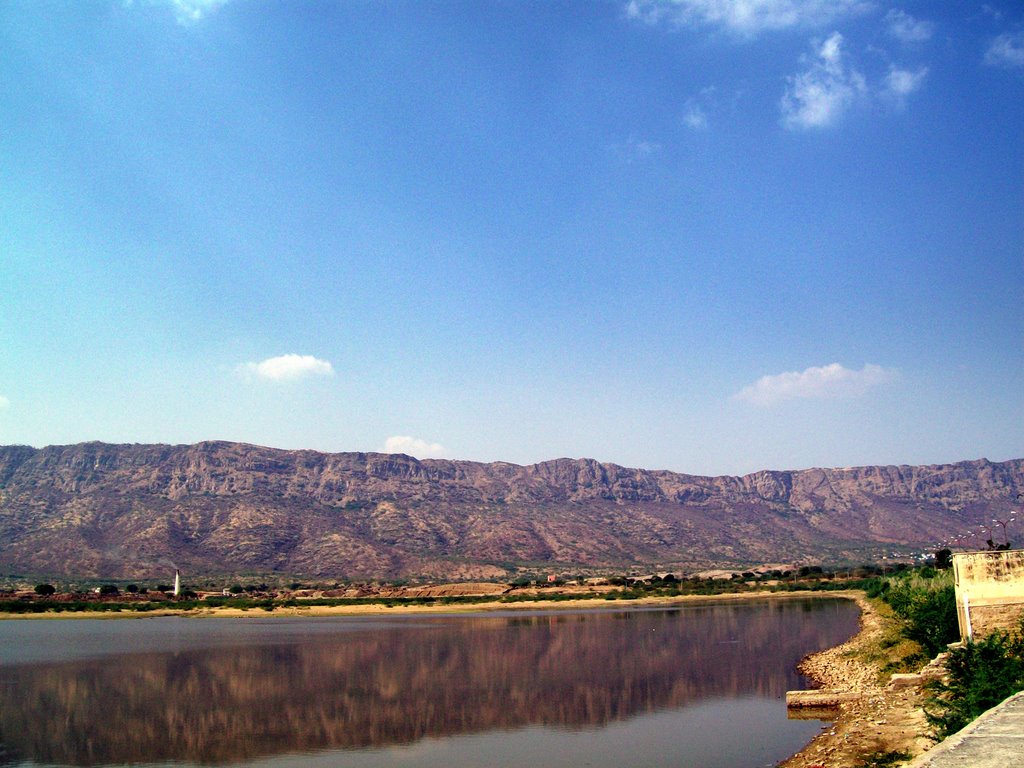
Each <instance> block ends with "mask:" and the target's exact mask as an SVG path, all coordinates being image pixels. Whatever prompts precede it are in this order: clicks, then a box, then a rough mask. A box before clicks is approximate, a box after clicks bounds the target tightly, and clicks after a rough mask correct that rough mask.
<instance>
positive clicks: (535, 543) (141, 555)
mask: <svg viewBox="0 0 1024 768" xmlns="http://www.w3.org/2000/svg"><path fill="white" fill-rule="evenodd" d="M1021 492H1024V460H1022V459H1015V460H1011V461H1006V462H1001V463H993V462H989V461H987V460H984V459H981V460H978V461H969V462H961V463H957V464H947V465H938V466H919V467H912V466H880V467H857V468H848V469H809V470H801V471H793V472H774V471H762V472H756V473H753V474H750V475H745V476H743V477H700V476H693V475H684V474H678V473H675V472H668V471H648V470H640V469H628V468H625V467H620V466H617V465H615V464H606V463H599V462H597V461H593V460H591V459H557V460H554V461H546V462H542V463H540V464H534V465H530V466H518V465H515V464H508V463H503V462H497V463H492V464H483V463H477V462H469V461H447V460H423V461H418V460H416V459H414V458H411V457H409V456H404V455H400V454H375V453H336V454H328V453H318V452H315V451H285V450H277V449H273V448H264V447H260V446H254V445H247V444H240V443H227V442H204V443H198V444H196V445H175V446H171V445H110V444H104V443H83V444H79V445H70V446H50V447H47V448H42V449H35V448H30V447H27V446H6V447H0V574H3V573H5V572H6V573H10V572H21V573H34V574H52V575H55V576H56V575H68V576H98V577H109V578H118V577H123V578H142V577H147V576H153V577H156V576H159V575H164V576H165V575H166V573H167V569H168V566H169V565H170V564H171V563H173V564H174V565H177V566H179V567H181V568H183V569H186V570H187V571H189V572H191V573H197V572H205V573H226V572H243V571H248V572H272V571H278V572H282V573H288V574H296V575H307V576H318V577H324V578H341V577H397V576H411V575H425V576H433V577H446V578H451V577H460V576H465V577H480V576H489V575H494V576H498V575H501V574H503V573H506V572H508V570H509V568H510V566H515V565H520V566H521V565H524V564H550V565H551V566H553V567H571V566H591V567H615V568H619V567H626V566H631V565H641V564H643V565H654V564H661V565H666V566H669V565H675V566H687V565H689V566H705V565H711V564H722V563H730V562H736V563H742V562H758V561H778V560H785V559H800V558H816V557H843V556H846V557H851V558H859V557H861V556H862V555H864V554H865V553H866V552H868V551H871V550H872V549H874V550H875V551H878V550H879V548H880V547H883V546H887V545H891V544H909V545H913V546H922V547H926V546H931V545H933V544H934V543H935V541H937V540H939V539H941V538H942V537H944V536H947V535H950V534H953V533H958V532H961V531H963V530H964V529H965V528H967V527H968V526H969V525H971V524H976V523H978V522H987V521H989V520H991V519H992V518H993V517H998V516H1000V515H1001V514H1003V513H1006V512H1007V511H1008V510H1010V509H1013V508H1014V506H1015V501H1016V497H1017V494H1018V493H1021Z"/></svg>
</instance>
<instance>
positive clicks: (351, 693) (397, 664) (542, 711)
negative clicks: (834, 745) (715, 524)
mask: <svg viewBox="0 0 1024 768" xmlns="http://www.w3.org/2000/svg"><path fill="white" fill-rule="evenodd" d="M856 628H857V608H856V606H855V605H854V604H853V603H852V602H849V601H845V600H830V599H817V600H784V601H774V602H768V601H764V602H754V603H741V604H720V605H708V604H703V605H694V606H686V607H682V608H674V609H670V610H637V609H633V610H624V611H610V610H609V611H586V612H583V611H580V612H566V611H557V612H543V613H542V612H531V613H523V612H518V611H517V612H515V613H511V612H510V613H507V614H488V615H476V616H443V617H439V616H430V617H428V618H424V617H422V616H420V617H412V616H408V617H395V618H389V619H386V620H381V619H363V618H323V619H290V618H271V617H267V618H252V619H188V618H181V617H166V618H148V619H139V620H124V621H117V620H96V619H79V620H54V621H46V620H41V621H3V622H0V765H4V766H17V767H19V768H20V767H22V766H26V767H27V766H32V765H68V766H99V765H127V764H132V765H145V764H154V763H160V764H162V765H164V766H167V765H168V764H170V765H229V764H230V765H239V764H244V765H249V766H266V767H267V768H312V767H313V766H316V767H317V768H319V767H320V766H322V767H323V768H328V767H330V768H349V767H352V768H355V767H358V768H363V767H364V766H365V767H369V766H427V767H434V766H437V767H438V768H440V767H441V766H445V767H451V768H462V767H465V768H469V767H470V766H472V767H473V768H478V767H484V768H486V767H494V768H498V767H500V766H510V767H512V766H514V767H515V768H521V767H522V766H545V767H557V768H562V767H566V768H568V767H569V766H591V767H592V768H611V767H613V766H614V767H615V768H622V767H623V766H638V767H640V766H650V767H652V768H653V767H659V768H660V767H661V766H665V767H666V768H667V767H668V766H672V767H673V768H687V767H690V766H692V767H693V768H698V767H699V768H753V767H754V766H770V765H774V764H775V763H776V762H777V761H779V760H781V759H784V758H785V757H787V756H788V755H790V754H792V753H794V752H796V751H798V750H799V749H800V748H801V747H802V746H803V745H804V744H805V743H806V742H807V741H809V740H810V739H811V738H812V737H813V736H814V735H815V734H816V733H817V732H818V731H819V730H820V729H821V723H820V722H818V721H813V720H812V721H801V720H788V719H787V717H786V706H785V701H784V698H785V692H786V691H787V690H789V689H793V688H803V687H806V686H807V685H808V683H807V681H806V680H805V679H803V678H802V677H801V676H800V675H799V674H797V672H796V669H795V665H796V663H797V662H798V661H799V660H800V659H801V658H802V657H803V656H805V655H806V654H808V653H810V652H812V651H815V650H819V649H821V648H825V647H828V646H831V645H836V644H838V643H840V642H842V641H843V640H845V639H846V638H848V637H849V636H851V635H852V634H853V633H854V632H855V631H856Z"/></svg>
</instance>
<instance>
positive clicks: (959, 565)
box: [953, 549, 1024, 640]
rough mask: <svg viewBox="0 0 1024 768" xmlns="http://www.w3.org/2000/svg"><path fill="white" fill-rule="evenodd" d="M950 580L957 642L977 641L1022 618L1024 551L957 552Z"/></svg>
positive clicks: (1010, 627) (1011, 625)
mask: <svg viewBox="0 0 1024 768" xmlns="http://www.w3.org/2000/svg"><path fill="white" fill-rule="evenodd" d="M953 578H954V580H955V584H956V610H957V616H958V617H959V620H960V639H962V640H966V639H968V638H969V637H973V638H974V639H979V638H982V637H984V636H985V635H988V634H991V633H992V632H993V631H995V630H997V629H1006V630H1013V629H1016V628H1017V627H1018V626H1019V624H1020V618H1021V615H1022V614H1024V550H1020V549H1013V550H1008V551H1006V552H957V553H955V554H954V555H953ZM968 616H969V618H970V620H969V621H968Z"/></svg>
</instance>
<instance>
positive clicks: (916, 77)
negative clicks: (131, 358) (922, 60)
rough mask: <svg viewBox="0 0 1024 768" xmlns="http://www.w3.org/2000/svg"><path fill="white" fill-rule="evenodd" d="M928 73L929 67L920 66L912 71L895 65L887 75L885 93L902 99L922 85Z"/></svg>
mask: <svg viewBox="0 0 1024 768" xmlns="http://www.w3.org/2000/svg"><path fill="white" fill-rule="evenodd" d="M927 75H928V67H919V68H918V69H916V70H914V71H913V72H911V71H910V70H908V69H900V68H899V67H897V66H895V65H893V66H891V67H889V74H888V75H886V76H885V93H886V95H887V96H890V97H891V98H894V99H898V100H902V99H903V98H904V97H905V96H909V95H910V94H911V93H913V92H914V91H916V90H917V89H919V88H920V87H921V84H922V83H923V82H924V79H925V77H927Z"/></svg>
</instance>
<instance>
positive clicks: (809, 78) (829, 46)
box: [780, 32, 867, 128]
mask: <svg viewBox="0 0 1024 768" xmlns="http://www.w3.org/2000/svg"><path fill="white" fill-rule="evenodd" d="M845 59H846V57H845V54H844V53H843V36H842V35H841V34H839V33H838V32H833V33H832V34H831V35H830V36H829V37H828V39H827V40H825V42H824V43H822V44H821V46H820V47H819V48H818V50H817V51H816V52H815V58H814V59H813V60H812V61H811V63H810V66H809V67H808V68H807V69H806V70H805V71H804V72H801V73H799V74H797V75H794V76H793V77H790V78H789V87H788V88H787V89H786V92H785V93H784V94H783V96H782V101H781V103H780V107H781V109H782V123H783V125H785V126H786V127H787V128H824V127H826V126H829V125H832V124H834V123H835V122H836V121H837V120H839V118H840V117H841V116H842V114H843V113H844V112H845V111H846V110H847V109H849V108H850V106H851V105H852V104H853V103H854V102H855V101H856V100H857V98H858V97H859V96H860V95H862V94H864V93H866V92H867V83H866V82H865V81H864V76H863V75H861V74H860V72H858V71H857V70H855V69H852V68H850V67H848V66H847V64H846V61H845Z"/></svg>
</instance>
